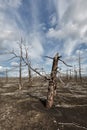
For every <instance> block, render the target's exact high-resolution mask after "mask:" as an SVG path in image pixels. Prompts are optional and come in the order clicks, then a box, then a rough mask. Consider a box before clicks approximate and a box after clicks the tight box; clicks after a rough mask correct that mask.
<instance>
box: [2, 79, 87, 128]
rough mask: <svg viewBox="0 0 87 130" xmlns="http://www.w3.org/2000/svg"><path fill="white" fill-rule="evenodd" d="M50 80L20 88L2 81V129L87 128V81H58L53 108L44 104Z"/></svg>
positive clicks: (39, 81) (10, 82)
mask: <svg viewBox="0 0 87 130" xmlns="http://www.w3.org/2000/svg"><path fill="white" fill-rule="evenodd" d="M47 86H48V83H47V82H45V81H43V80H41V79H40V80H35V81H33V85H32V86H30V85H29V84H28V83H27V82H26V83H24V85H23V88H22V90H19V89H18V84H17V83H16V80H15V81H14V82H13V81H12V80H10V81H9V82H8V83H4V81H3V80H1V81H0V130H87V81H86V79H85V80H84V81H83V83H82V84H81V83H79V82H77V83H75V82H74V81H72V82H71V81H70V82H68V83H66V85H64V86H62V84H60V83H58V87H57V96H56V97H55V99H54V105H53V107H52V108H51V109H50V110H48V109H46V108H45V106H44V101H45V99H46V96H47Z"/></svg>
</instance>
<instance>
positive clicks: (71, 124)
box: [58, 122, 87, 130]
mask: <svg viewBox="0 0 87 130" xmlns="http://www.w3.org/2000/svg"><path fill="white" fill-rule="evenodd" d="M58 124H59V125H69V126H75V127H77V128H81V129H84V130H87V128H86V127H84V126H81V125H79V124H77V123H65V122H64V123H62V122H59V123H58Z"/></svg>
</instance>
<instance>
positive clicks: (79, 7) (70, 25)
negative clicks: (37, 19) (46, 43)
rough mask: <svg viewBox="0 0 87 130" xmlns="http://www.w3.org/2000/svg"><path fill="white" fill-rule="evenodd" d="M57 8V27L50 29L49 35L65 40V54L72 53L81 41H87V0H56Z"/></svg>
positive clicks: (49, 36)
mask: <svg viewBox="0 0 87 130" xmlns="http://www.w3.org/2000/svg"><path fill="white" fill-rule="evenodd" d="M55 8H56V11H57V14H58V16H59V19H58V24H57V26H56V28H55V29H54V28H50V29H49V30H48V32H47V37H48V38H55V39H58V40H63V43H61V44H63V48H62V49H63V50H64V51H65V54H67V55H71V54H72V52H73V50H74V49H75V48H76V47H77V46H79V44H81V42H82V43H83V42H86V43H87V22H86V21H87V1H86V0H84V1H83V0H77V1H75V0H71V1H70V2H69V1H68V0H62V1H60V0H59V1H57V0H55ZM58 12H59V13H58Z"/></svg>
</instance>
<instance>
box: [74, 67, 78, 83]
mask: <svg viewBox="0 0 87 130" xmlns="http://www.w3.org/2000/svg"><path fill="white" fill-rule="evenodd" d="M74 78H75V81H76V82H77V70H76V67H75V65H74Z"/></svg>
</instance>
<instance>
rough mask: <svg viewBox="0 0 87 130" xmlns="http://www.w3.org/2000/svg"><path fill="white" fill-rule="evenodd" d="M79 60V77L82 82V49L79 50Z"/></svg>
mask: <svg viewBox="0 0 87 130" xmlns="http://www.w3.org/2000/svg"><path fill="white" fill-rule="evenodd" d="M78 62H79V78H80V81H81V82H82V74H81V56H80V51H79V59H78Z"/></svg>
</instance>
